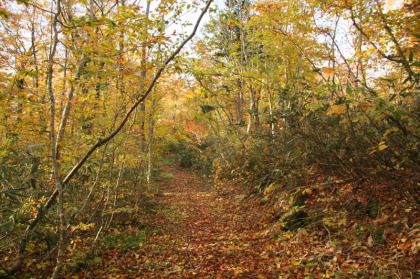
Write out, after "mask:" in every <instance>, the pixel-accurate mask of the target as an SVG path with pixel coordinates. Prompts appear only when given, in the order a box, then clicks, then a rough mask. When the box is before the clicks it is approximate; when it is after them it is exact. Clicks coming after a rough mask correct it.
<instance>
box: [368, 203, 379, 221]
mask: <svg viewBox="0 0 420 279" xmlns="http://www.w3.org/2000/svg"><path fill="white" fill-rule="evenodd" d="M380 209H381V201H380V200H374V201H372V202H371V203H369V205H368V207H367V210H366V213H367V214H368V215H369V216H370V217H371V218H374V219H375V218H376V217H378V214H379V211H380Z"/></svg>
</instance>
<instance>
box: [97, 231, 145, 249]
mask: <svg viewBox="0 0 420 279" xmlns="http://www.w3.org/2000/svg"><path fill="white" fill-rule="evenodd" d="M150 234H151V232H150V231H149V230H148V229H146V228H142V229H141V230H137V231H132V232H128V233H126V232H124V233H116V234H111V235H108V236H107V237H106V238H105V239H104V242H103V244H104V246H105V248H107V249H119V250H121V251H122V252H127V251H130V250H132V249H135V248H137V247H139V245H140V244H142V243H144V242H145V241H146V240H147V238H148V236H149V235H150Z"/></svg>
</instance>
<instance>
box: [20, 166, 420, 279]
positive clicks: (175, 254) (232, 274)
mask: <svg viewBox="0 0 420 279" xmlns="http://www.w3.org/2000/svg"><path fill="white" fill-rule="evenodd" d="M327 179H328V180H327ZM325 181H327V182H325ZM241 184H243V183H239V182H237V183H234V182H223V183H222V185H218V186H219V187H214V185H213V182H212V181H210V180H208V179H205V178H202V177H200V176H199V175H196V174H193V173H192V172H191V170H188V169H185V168H181V167H178V166H177V165H176V163H175V162H174V161H168V162H166V163H162V164H161V165H160V172H159V177H158V178H157V179H156V180H155V181H154V183H153V187H152V188H151V189H149V193H148V194H146V193H143V194H141V195H139V194H133V192H132V189H131V190H130V189H128V188H127V189H125V190H124V191H123V192H122V193H121V195H122V196H124V197H130V199H121V200H124V201H125V203H126V201H127V200H131V201H134V203H135V205H134V204H122V203H121V204H119V205H118V206H117V210H116V211H115V213H116V214H115V217H114V223H113V226H112V228H111V229H110V231H108V232H107V234H106V236H105V239H103V240H102V241H101V244H100V245H99V246H98V247H96V248H95V250H92V248H91V247H92V243H93V239H94V237H95V232H94V228H93V227H90V226H88V225H87V226H86V227H80V226H77V228H78V229H82V230H83V231H84V232H83V231H82V232H81V234H78V235H77V236H73V237H72V236H71V235H69V238H70V239H71V241H70V242H69V244H68V245H67V247H66V249H67V253H66V256H65V262H66V264H65V268H64V274H66V276H65V278H69V279H70V278H71V279H82V278H282V279H284V278H305V279H306V278H375V279H382V278H387V279H388V278H389V279H393V278H419V277H418V276H419V275H420V261H419V258H418V253H419V250H420V226H419V224H420V216H419V214H418V211H417V209H416V207H415V206H414V203H413V201H411V200H407V199H404V198H403V197H401V196H398V192H399V190H398V188H396V189H397V190H396V189H394V188H389V187H385V186H383V187H382V188H381V186H380V185H379V184H373V183H371V185H369V184H366V185H364V187H359V185H358V184H356V183H352V182H350V183H349V182H345V181H342V180H337V179H336V178H332V177H331V178H326V177H325V176H323V175H319V174H316V173H312V174H311V173H309V172H308V173H307V177H306V178H305V180H304V181H302V182H299V185H298V186H299V187H298V188H300V189H305V191H306V192H307V193H309V196H308V198H307V199H306V200H305V202H304V203H305V206H304V207H305V210H307V212H308V213H309V218H308V222H307V223H306V224H305V226H304V228H301V229H297V230H291V231H287V230H284V229H282V221H281V220H282V219H281V216H286V215H285V213H286V212H287V210H290V208H289V203H290V200H291V198H290V197H291V196H293V195H291V194H290V193H291V192H290V191H289V192H287V191H286V188H284V187H286V186H282V185H280V184H279V185H280V186H279V188H278V189H277V191H276V190H272V187H271V186H270V187H267V188H266V189H265V190H264V191H261V192H258V193H257V192H255V191H254V192H252V191H251V189H250V187H249V186H248V188H244V186H243V185H242V186H241ZM305 185H306V186H305ZM294 187H295V186H294ZM375 189H376V190H375ZM378 189H379V190H378ZM294 190H296V188H294ZM367 193H369V194H367ZM139 198H140V202H139ZM375 200H380V201H381V204H380V206H378V208H380V209H378V210H379V211H378V212H376V216H375V217H371V216H369V215H368V214H367V213H366V209H367V208H369V204H371V203H372V201H375ZM79 227H80V228H79ZM89 230H91V231H90V232H89ZM31 249H32V250H33V251H35V250H36V249H35V247H33V248H31ZM92 251H95V253H93V254H92V253H91V252H92ZM88 255H90V256H88ZM54 264H55V262H54V261H47V262H41V261H38V260H35V259H27V260H26V261H25V265H24V268H23V269H22V270H21V273H20V275H18V277H16V278H28V277H31V278H47V277H49V274H51V271H52V268H53V267H54Z"/></svg>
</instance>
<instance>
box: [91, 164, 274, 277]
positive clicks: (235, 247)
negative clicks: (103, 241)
mask: <svg viewBox="0 0 420 279" xmlns="http://www.w3.org/2000/svg"><path fill="white" fill-rule="evenodd" d="M162 168H163V171H164V172H165V173H170V174H172V175H173V178H164V179H161V180H160V184H161V185H160V190H159V194H157V195H156V196H155V197H154V202H155V203H156V204H155V209H154V210H152V213H150V212H149V214H146V215H145V216H144V217H143V218H146V220H145V225H146V226H147V227H148V228H151V229H152V231H153V233H151V235H150V236H149V237H148V238H147V240H146V241H145V242H144V243H141V244H140V245H139V247H138V248H137V249H132V250H130V251H128V252H126V253H123V252H121V251H118V250H107V251H106V253H105V254H102V255H100V257H101V260H102V264H101V265H96V266H90V268H89V270H88V271H87V274H84V277H85V278H98V277H99V278H278V275H277V276H276V272H275V267H276V262H275V257H274V256H273V255H274V253H275V252H274V251H275V250H278V249H275V244H274V243H272V241H271V240H270V239H269V238H268V237H265V236H264V235H262V234H261V233H259V230H258V229H256V228H255V224H256V223H257V221H256V220H257V219H256V218H260V213H258V210H252V209H251V208H248V209H247V210H244V206H245V203H243V202H241V201H242V199H243V197H242V198H241V196H236V198H235V196H233V197H232V196H231V195H227V194H223V193H216V192H215V191H214V190H213V187H212V186H211V183H209V182H208V181H205V180H203V179H201V178H199V177H198V176H196V175H194V174H191V173H190V172H189V171H188V170H186V169H182V168H179V167H174V166H162ZM246 212H247V213H246ZM277 266H278V264H277Z"/></svg>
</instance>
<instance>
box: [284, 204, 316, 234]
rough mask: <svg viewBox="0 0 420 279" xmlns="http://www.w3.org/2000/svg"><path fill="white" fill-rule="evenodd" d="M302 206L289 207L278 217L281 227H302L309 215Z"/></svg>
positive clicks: (286, 228)
mask: <svg viewBox="0 0 420 279" xmlns="http://www.w3.org/2000/svg"><path fill="white" fill-rule="evenodd" d="M303 208H304V207H303V206H294V207H291V208H290V209H289V211H288V212H286V214H284V215H283V217H281V219H280V222H281V228H282V229H283V230H285V231H289V230H296V229H298V228H302V227H304V226H305V225H306V223H307V219H308V217H309V216H308V213H306V211H304V210H303Z"/></svg>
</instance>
